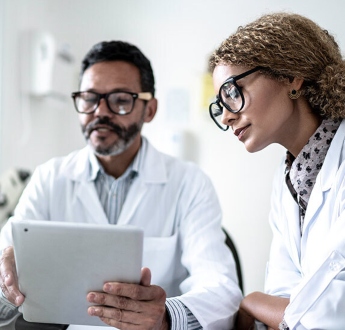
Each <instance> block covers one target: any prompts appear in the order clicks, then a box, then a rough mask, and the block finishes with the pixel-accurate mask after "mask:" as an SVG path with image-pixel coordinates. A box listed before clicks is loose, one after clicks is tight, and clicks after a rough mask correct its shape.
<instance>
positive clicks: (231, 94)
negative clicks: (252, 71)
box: [223, 84, 241, 101]
mask: <svg viewBox="0 0 345 330" xmlns="http://www.w3.org/2000/svg"><path fill="white" fill-rule="evenodd" d="M223 97H225V99H229V98H230V99H231V100H233V101H236V100H237V99H238V98H239V97H241V95H240V92H239V90H238V89H237V87H236V86H234V85H232V84H229V85H228V86H224V88H223Z"/></svg>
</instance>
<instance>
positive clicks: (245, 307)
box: [240, 292, 289, 329]
mask: <svg viewBox="0 0 345 330" xmlns="http://www.w3.org/2000/svg"><path fill="white" fill-rule="evenodd" d="M288 304H289V299H287V298H281V297H275V296H270V295H267V294H264V293H261V292H253V293H251V294H249V295H248V296H246V297H245V298H244V299H243V300H242V302H241V305H240V310H241V313H242V314H246V317H247V318H250V317H252V318H253V319H255V320H258V321H260V322H262V323H264V324H266V325H267V326H268V327H270V328H272V329H278V325H279V323H280V322H281V321H282V320H283V317H284V311H285V309H286V307H287V305H288Z"/></svg>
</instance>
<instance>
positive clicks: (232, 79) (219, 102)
mask: <svg viewBox="0 0 345 330" xmlns="http://www.w3.org/2000/svg"><path fill="white" fill-rule="evenodd" d="M261 69H263V67H260V66H257V67H255V68H253V69H250V70H248V71H245V72H243V73H241V74H239V75H237V76H234V77H230V78H228V79H227V80H225V82H224V83H223V84H222V85H221V86H220V88H219V92H218V95H217V97H216V100H215V101H214V102H212V103H211V104H210V105H209V113H210V116H211V118H212V120H213V121H214V122H215V123H216V125H217V126H218V127H219V128H220V129H221V130H222V131H227V130H228V129H229V126H226V128H224V127H222V126H221V125H220V124H219V123H218V122H217V120H216V119H215V118H214V116H213V115H212V106H213V105H214V104H216V105H217V106H218V107H219V109H222V111H223V108H224V107H225V108H226V110H228V111H230V112H231V113H238V112H240V111H241V110H242V109H243V107H244V104H245V98H244V95H243V92H242V87H240V86H238V85H237V80H240V79H242V78H244V77H246V76H249V75H250V74H252V73H254V72H256V71H258V70H261ZM228 83H231V84H233V85H234V86H235V87H236V88H237V90H238V92H239V93H240V96H241V100H242V106H241V107H240V109H238V110H232V109H231V108H230V106H229V105H228V104H226V103H225V102H224V101H223V100H222V97H221V95H222V94H221V90H222V88H223V86H224V85H225V84H228Z"/></svg>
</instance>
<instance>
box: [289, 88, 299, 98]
mask: <svg viewBox="0 0 345 330" xmlns="http://www.w3.org/2000/svg"><path fill="white" fill-rule="evenodd" d="M300 96H301V91H296V90H295V89H293V90H292V91H291V92H289V98H290V99H291V100H296V99H298V98H299V97H300Z"/></svg>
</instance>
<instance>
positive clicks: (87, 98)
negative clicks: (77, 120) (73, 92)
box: [79, 92, 98, 103]
mask: <svg viewBox="0 0 345 330" xmlns="http://www.w3.org/2000/svg"><path fill="white" fill-rule="evenodd" d="M79 99H80V101H81V102H84V103H96V102H97V100H98V96H97V94H95V93H91V92H84V93H80V95H79Z"/></svg>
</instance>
